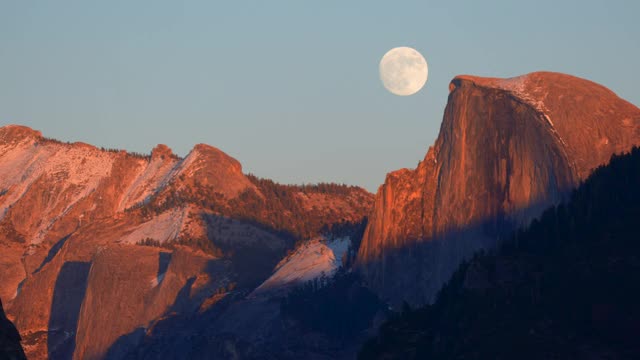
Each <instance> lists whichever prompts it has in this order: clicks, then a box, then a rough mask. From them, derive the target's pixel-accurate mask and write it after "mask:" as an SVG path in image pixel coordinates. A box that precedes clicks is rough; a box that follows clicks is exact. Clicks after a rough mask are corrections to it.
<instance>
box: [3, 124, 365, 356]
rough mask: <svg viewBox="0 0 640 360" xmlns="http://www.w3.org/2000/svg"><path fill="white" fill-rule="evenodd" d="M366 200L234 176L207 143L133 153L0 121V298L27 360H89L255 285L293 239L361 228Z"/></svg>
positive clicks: (335, 188) (347, 190)
mask: <svg viewBox="0 0 640 360" xmlns="http://www.w3.org/2000/svg"><path fill="white" fill-rule="evenodd" d="M372 201H373V196H372V195H371V194H370V193H368V192H367V191H365V190H363V189H361V188H357V187H352V186H344V185H337V184H318V185H306V186H288V185H281V184H277V183H274V182H272V181H270V180H265V179H259V178H256V177H255V176H249V175H245V174H243V172H242V167H241V165H240V163H239V162H238V161H237V160H235V159H233V158H232V157H230V156H228V155H227V154H225V153H224V152H222V151H220V150H218V149H216V148H214V147H211V146H208V145H204V144H199V145H196V146H195V147H194V148H193V150H192V151H191V152H190V153H189V154H188V155H187V156H186V157H184V158H180V157H178V156H176V155H174V154H173V153H172V152H171V150H170V149H169V148H168V147H166V146H164V145H158V146H157V147H156V148H155V149H154V150H153V152H152V153H151V155H141V154H131V153H127V152H125V151H119V150H106V149H98V148H96V147H93V146H91V145H87V144H82V143H73V144H69V143H62V142H59V141H56V140H52V139H48V138H45V137H43V136H42V135H41V134H40V132H38V131H35V130H32V129H30V128H27V127H23V126H16V125H9V126H5V127H2V128H0V249H1V250H2V257H1V258H0V273H1V274H2V280H1V281H0V297H1V298H2V299H5V304H6V308H7V312H8V313H10V314H11V315H12V316H13V317H14V318H15V324H16V326H17V328H18V329H19V330H20V333H21V334H22V336H23V338H24V339H25V350H26V352H27V355H29V356H30V357H33V358H44V357H46V356H50V357H53V358H69V357H74V358H100V357H101V356H103V355H104V354H105V352H106V351H107V350H108V349H109V348H110V346H111V345H112V344H113V343H114V342H116V341H117V340H118V338H119V337H121V336H123V335H125V334H128V333H130V332H133V331H135V330H136V329H139V328H147V327H149V326H151V324H153V323H154V321H156V320H157V319H159V318H161V317H163V316H164V315H165V314H166V313H167V312H169V311H171V312H180V311H192V310H193V309H196V310H197V308H198V307H199V306H200V305H201V304H202V303H203V302H205V301H211V298H212V297H215V296H216V294H217V293H219V292H220V291H221V289H234V290H233V292H236V293H246V292H249V291H251V290H253V289H254V288H255V287H256V286H257V285H259V284H260V283H261V282H263V281H264V280H265V279H266V278H267V277H268V276H269V275H270V274H271V271H272V269H273V267H274V266H275V265H276V264H277V263H278V262H279V261H280V260H281V258H282V257H283V256H284V254H285V253H286V251H287V250H288V249H291V248H292V247H293V245H294V243H295V242H296V241H299V240H305V239H308V238H311V237H313V236H317V235H319V234H320V232H321V230H322V229H323V228H324V227H326V226H330V225H331V224H333V223H340V222H344V221H359V220H360V219H361V218H363V217H364V216H366V215H367V214H368V212H369V210H370V207H371V204H372ZM114 314H120V315H122V316H115V315H114Z"/></svg>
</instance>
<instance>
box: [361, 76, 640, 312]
mask: <svg viewBox="0 0 640 360" xmlns="http://www.w3.org/2000/svg"><path fill="white" fill-rule="evenodd" d="M449 90H450V93H449V98H448V103H447V106H446V108H445V112H444V118H443V121H442V125H441V127H440V134H439V135H438V138H437V140H436V142H435V145H434V146H433V147H432V148H431V149H430V150H429V153H428V154H427V156H425V161H422V162H421V163H420V164H419V165H418V167H417V168H416V169H415V170H413V171H409V170H401V171H398V172H393V173H391V174H390V175H389V176H387V179H386V182H385V184H384V185H382V186H381V187H380V190H379V191H378V194H377V195H376V206H375V209H374V211H373V212H372V215H371V217H370V218H369V224H368V226H367V230H366V232H365V235H364V237H363V240H362V245H361V247H360V250H359V254H358V262H359V263H360V264H361V265H362V267H361V268H362V269H363V271H364V273H365V274H366V277H367V278H368V281H369V283H370V284H372V285H373V286H374V288H377V289H379V290H380V291H381V292H382V293H383V294H384V295H385V296H389V297H390V298H391V299H392V300H398V299H400V298H402V297H404V298H405V299H407V300H411V301H414V302H424V301H429V300H430V299H432V297H433V295H434V294H435V293H436V292H437V291H438V290H439V288H440V285H441V284H442V283H443V282H444V281H446V280H447V279H448V278H449V276H450V275H451V272H452V271H453V270H455V268H456V267H457V265H458V263H459V262H460V261H461V260H462V259H464V258H465V257H466V256H469V255H470V254H472V253H473V252H474V251H475V250H477V249H480V248H485V247H489V246H492V245H493V244H495V243H496V242H497V239H499V238H500V237H501V236H503V235H504V233H505V232H508V231H509V230H510V229H511V228H510V227H513V226H520V225H526V224H528V222H529V221H531V219H533V218H535V217H536V216H538V215H539V214H540V212H541V211H542V210H544V209H545V208H546V207H547V206H549V205H552V204H555V203H557V202H558V201H561V200H562V199H563V198H564V196H565V195H566V194H567V192H568V191H570V190H571V189H573V188H574V187H575V186H576V185H577V184H579V183H580V181H582V180H583V179H585V178H586V177H587V176H588V175H589V174H590V173H591V171H592V170H593V169H595V168H596V167H598V166H600V165H602V164H605V163H606V162H607V161H609V159H610V158H611V155H613V154H616V153H621V152H625V151H628V150H629V149H630V148H631V147H632V146H633V145H637V144H640V109H638V108H637V107H635V106H633V105H632V104H630V103H628V102H627V101H625V100H623V99H621V98H619V97H618V96H616V94H614V93H613V92H612V91H611V90H609V89H607V88H606V87H604V86H602V85H599V84H596V83H594V82H592V81H589V80H585V79H581V78H578V77H575V76H571V75H565V74H561V73H553V72H534V73H530V74H525V75H522V76H518V77H514V78H509V79H500V78H491V77H479V76H471V75H460V76H456V77H455V78H454V79H453V80H452V81H451V83H450V86H449ZM418 249H419V250H418ZM407 253H409V255H407ZM411 259H429V260H428V261H425V262H424V264H422V263H421V264H420V265H419V266H418V265H416V267H417V270H416V271H417V272H418V273H419V274H420V276H422V277H423V279H422V280H421V281H420V284H421V285H419V286H417V285H416V284H415V279H416V276H413V277H409V276H405V275H404V274H405V273H406V269H404V267H403V265H404V264H406V263H408V262H409V260H411ZM421 261H422V260H421ZM410 273H411V272H410ZM407 289H411V290H407Z"/></svg>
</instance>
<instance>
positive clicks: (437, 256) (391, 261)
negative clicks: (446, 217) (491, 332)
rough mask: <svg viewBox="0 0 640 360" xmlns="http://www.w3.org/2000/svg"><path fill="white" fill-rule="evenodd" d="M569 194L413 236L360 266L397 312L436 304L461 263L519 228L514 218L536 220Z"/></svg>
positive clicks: (369, 282) (368, 279)
mask: <svg viewBox="0 0 640 360" xmlns="http://www.w3.org/2000/svg"><path fill="white" fill-rule="evenodd" d="M569 194H570V191H568V190H567V191H566V193H565V194H560V196H559V199H557V200H556V201H551V200H546V201H540V202H535V203H531V204H529V206H527V207H523V208H520V209H518V210H516V212H515V213H514V214H512V215H510V216H508V217H507V216H505V215H504V214H500V215H498V216H495V217H491V218H485V219H481V220H478V221H475V222H473V223H471V224H468V225H466V226H463V227H459V228H456V229H450V230H448V231H446V232H443V233H441V234H436V235H435V236H434V237H432V238H429V239H423V240H414V241H412V242H411V245H409V246H404V247H398V248H386V249H384V253H383V256H382V257H381V258H379V259H373V260H369V261H367V262H363V261H360V262H359V263H358V264H357V269H358V271H360V272H362V273H363V275H364V277H365V279H366V280H367V281H368V285H369V286H370V287H372V288H373V289H375V290H376V291H377V292H378V293H379V295H380V296H381V297H382V298H383V299H384V300H385V301H387V302H388V303H389V304H390V305H391V306H392V308H393V309H394V310H397V309H399V308H400V305H401V304H402V303H403V302H405V301H406V302H408V303H409V304H411V305H413V306H415V305H423V304H428V303H431V302H433V301H434V298H435V295H436V294H437V293H438V291H439V290H440V288H441V287H442V285H444V283H445V282H446V281H448V280H449V278H450V277H451V275H452V274H453V272H454V271H455V270H456V269H457V268H458V266H459V265H460V263H462V262H463V261H464V260H465V259H468V258H469V257H471V256H472V255H473V254H474V253H475V252H477V251H478V250H481V249H492V248H494V247H496V246H497V245H498V244H500V243H501V242H503V241H504V240H505V239H508V238H509V236H510V235H511V234H512V233H513V231H515V230H516V229H517V228H518V224H517V223H516V222H515V221H514V220H512V219H513V218H514V217H521V216H526V217H527V218H531V219H535V218H536V217H537V216H539V215H540V214H541V213H542V211H543V210H544V209H545V208H547V207H548V206H551V205H554V204H557V203H560V202H561V201H562V199H566V198H567V196H568V195H569ZM524 225H526V224H524Z"/></svg>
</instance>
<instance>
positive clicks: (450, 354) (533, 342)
mask: <svg viewBox="0 0 640 360" xmlns="http://www.w3.org/2000/svg"><path fill="white" fill-rule="evenodd" d="M639 216H640V149H638V148H634V149H633V150H632V152H631V153H630V154H628V155H624V156H616V157H614V158H613V159H612V160H611V163H610V164H609V165H607V166H606V167H601V168H598V169H597V170H596V171H595V172H594V173H593V175H591V176H590V177H589V178H588V179H587V180H586V181H585V183H584V184H582V185H581V186H580V187H579V188H578V190H577V191H575V192H573V194H572V195H571V197H570V201H569V202H568V203H566V204H561V205H559V206H556V207H552V208H550V209H548V210H547V211H545V212H544V214H543V215H542V216H541V218H540V219H539V220H534V221H533V223H532V224H531V225H530V226H529V227H527V228H526V229H525V230H521V231H519V232H518V233H517V234H516V235H515V236H513V237H512V238H511V239H510V240H509V241H507V242H505V243H504V244H503V245H502V246H501V247H500V249H498V250H496V251H491V252H488V253H480V254H478V255H476V256H474V257H473V259H471V260H470V261H468V262H465V263H464V264H462V265H461V266H460V267H459V268H458V270H457V271H456V272H455V274H454V275H453V277H452V278H451V280H450V281H449V282H448V283H447V284H446V286H444V288H443V289H442V290H441V292H440V293H439V296H438V298H437V301H436V302H435V304H433V305H430V306H426V307H423V308H420V309H417V310H405V311H404V312H403V313H402V314H400V315H398V316H396V317H395V318H394V319H392V320H390V321H388V322H387V323H386V324H385V325H383V326H382V328H381V330H380V332H379V335H378V337H377V338H375V339H373V340H371V341H370V342H369V343H367V345H366V346H365V347H364V348H363V350H362V351H361V354H360V358H362V359H637V358H640V345H639V343H638V341H637V339H638V336H640V325H639V324H640V305H639V304H640V242H638V238H639V236H640V227H638V218H639Z"/></svg>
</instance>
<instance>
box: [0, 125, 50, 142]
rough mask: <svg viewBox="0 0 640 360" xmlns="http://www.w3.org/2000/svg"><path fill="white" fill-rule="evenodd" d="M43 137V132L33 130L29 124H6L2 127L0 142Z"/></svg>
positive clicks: (0, 129) (0, 128)
mask: <svg viewBox="0 0 640 360" xmlns="http://www.w3.org/2000/svg"><path fill="white" fill-rule="evenodd" d="M41 137H42V133H41V132H40V131H38V130H33V129H32V128H30V127H28V126H22V125H6V126H3V127H0V143H7V142H14V141H19V140H23V139H28V138H31V139H38V138H41Z"/></svg>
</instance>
